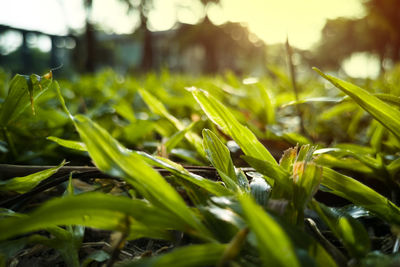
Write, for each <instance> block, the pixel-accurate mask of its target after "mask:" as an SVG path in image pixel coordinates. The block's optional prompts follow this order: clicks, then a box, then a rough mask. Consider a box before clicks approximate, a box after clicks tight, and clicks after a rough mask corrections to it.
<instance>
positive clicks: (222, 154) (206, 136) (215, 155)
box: [202, 129, 238, 189]
mask: <svg viewBox="0 0 400 267" xmlns="http://www.w3.org/2000/svg"><path fill="white" fill-rule="evenodd" d="M202 133H203V146H204V150H205V151H206V154H207V157H208V159H209V161H210V162H211V164H212V165H213V166H214V167H215V168H216V169H217V171H218V173H219V174H220V176H221V178H224V176H228V178H230V180H233V181H234V182H235V183H236V186H235V187H234V188H231V189H237V185H238V178H237V176H236V172H235V167H234V166H233V162H232V158H231V155H230V152H229V149H228V148H227V147H226V146H225V145H224V144H223V143H222V142H221V140H219V138H218V137H217V136H216V135H215V134H214V133H213V132H212V131H210V130H208V129H204V130H203V132H202ZM221 174H222V175H221ZM224 182H225V184H227V185H228V183H227V182H226V181H224Z"/></svg>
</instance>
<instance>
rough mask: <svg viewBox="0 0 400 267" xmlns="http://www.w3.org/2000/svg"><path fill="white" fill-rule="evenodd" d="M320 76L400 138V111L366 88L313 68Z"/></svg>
mask: <svg viewBox="0 0 400 267" xmlns="http://www.w3.org/2000/svg"><path fill="white" fill-rule="evenodd" d="M314 70H315V71H316V72H318V73H319V75H321V76H322V77H324V78H325V79H327V80H328V81H330V82H331V83H332V84H333V85H335V86H336V87H337V88H339V89H340V90H342V91H343V92H344V93H345V94H347V95H349V96H350V97H351V98H352V99H353V100H354V101H355V102H356V103H357V104H358V105H360V106H361V107H362V108H363V109H365V110H366V111H367V112H368V113H369V114H371V115H372V116H373V117H374V118H375V119H376V120H377V121H379V122H380V123H381V124H382V125H383V126H385V127H386V128H387V129H389V130H390V131H391V132H392V133H393V134H394V135H395V136H396V137H397V138H399V139H400V121H399V118H400V111H399V110H397V109H396V108H394V107H392V106H390V105H389V104H386V103H385V102H383V101H382V100H380V99H379V98H378V97H376V96H373V95H372V94H370V93H369V92H367V91H366V90H364V89H362V88H360V87H358V86H356V85H354V84H352V83H349V82H345V81H343V80H340V79H338V78H335V77H333V76H330V75H327V74H324V73H323V72H321V71H320V70H319V69H317V68H314Z"/></svg>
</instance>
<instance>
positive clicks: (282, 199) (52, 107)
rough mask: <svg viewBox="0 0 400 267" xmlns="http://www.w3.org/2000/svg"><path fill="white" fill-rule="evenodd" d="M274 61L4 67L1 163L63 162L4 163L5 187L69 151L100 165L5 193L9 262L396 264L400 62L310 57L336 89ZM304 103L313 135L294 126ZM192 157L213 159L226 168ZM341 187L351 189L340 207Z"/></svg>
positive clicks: (22, 182) (18, 184)
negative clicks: (59, 77) (194, 69)
mask: <svg viewBox="0 0 400 267" xmlns="http://www.w3.org/2000/svg"><path fill="white" fill-rule="evenodd" d="M271 72H272V73H274V74H275V76H274V77H265V78H262V79H259V80H255V81H254V82H252V83H248V82H246V83H242V82H241V80H240V79H239V77H236V76H234V75H232V74H229V75H227V76H225V77H224V76H220V77H199V78H191V77H186V76H179V75H171V74H169V73H167V72H164V73H162V74H161V75H153V74H149V75H147V76H143V77H140V78H136V79H134V78H132V77H120V76H118V75H117V74H115V73H113V72H110V71H108V72H104V73H100V74H97V75H96V76H86V77H82V78H81V79H80V80H78V81H76V82H71V81H55V80H54V79H53V78H52V75H43V76H37V75H32V76H29V77H28V76H22V75H17V76H15V77H14V78H13V80H11V81H10V82H6V81H5V82H4V83H5V84H7V88H8V94H7V95H6V96H5V97H4V100H3V102H2V104H1V107H0V124H1V127H2V131H3V136H2V138H3V139H2V140H1V143H0V151H1V152H2V154H1V155H0V158H1V162H2V163H12V164H25V165H31V164H38V165H52V164H59V165H58V166H56V167H53V168H49V169H48V170H45V171H41V172H38V173H34V174H29V175H27V176H24V175H20V176H18V175H16V176H15V177H1V182H0V190H1V195H0V196H1V198H2V199H6V198H9V197H15V196H16V195H24V194H29V193H30V192H31V190H33V189H34V188H35V187H37V185H38V184H40V183H42V184H43V183H46V182H47V181H51V179H53V178H54V177H57V172H58V171H59V170H61V169H62V168H63V166H64V165H65V164H67V163H65V161H63V160H66V161H70V162H71V163H69V164H73V165H86V164H94V165H95V166H96V167H97V169H98V170H100V171H101V172H102V173H103V174H105V175H107V178H102V179H100V178H99V177H96V175H95V174H93V176H89V177H87V178H86V179H85V180H84V182H83V181H80V180H79V179H78V177H81V176H79V175H77V173H73V172H71V173H70V174H68V175H69V177H70V179H69V182H66V183H63V184H59V185H57V186H55V187H53V189H51V190H47V191H45V192H41V193H40V194H39V195H37V196H36V197H35V196H33V197H32V196H31V195H29V197H28V198H23V199H24V201H17V200H16V201H15V203H12V205H11V206H10V207H9V206H8V207H9V208H8V209H6V208H1V209H0V229H2V231H1V232H0V266H2V265H3V266H6V265H7V264H10V262H12V261H14V262H15V261H21V260H23V259H24V256H23V255H24V254H25V255H26V254H29V255H33V256H31V257H33V258H35V257H36V258H41V257H44V256H43V255H45V253H52V254H54V255H55V258H56V262H57V264H60V262H64V263H65V264H66V265H68V266H80V265H83V266H89V265H90V264H91V265H90V266H92V265H93V266H96V265H100V264H102V263H106V264H108V265H109V266H111V265H116V266H260V265H262V266H344V265H347V264H349V265H355V266H376V264H377V262H379V263H380V264H381V266H392V265H393V264H396V263H397V262H398V253H397V248H396V245H391V246H390V252H389V253H388V251H387V250H385V248H384V243H385V242H386V243H387V242H393V243H394V240H398V233H399V232H398V230H397V229H398V225H399V224H400V209H399V207H398V206H397V205H398V204H399V201H398V196H399V185H398V173H399V170H400V163H399V162H400V160H399V153H398V152H399V148H400V143H399V137H400V133H399V132H398V131H399V129H400V127H399V126H400V125H398V124H399V122H398V118H399V117H400V116H398V115H399V114H398V113H399V111H398V108H399V104H398V103H399V101H398V95H399V90H400V88H397V87H396V86H397V85H396V84H393V85H390V86H389V85H388V84H387V81H388V80H389V81H390V80H395V79H396V77H398V76H399V75H400V74H399V72H398V70H394V71H392V72H390V73H387V74H386V77H385V80H377V81H375V82H374V84H373V85H372V86H367V87H365V88H362V87H363V86H361V87H359V86H356V85H354V84H353V83H350V82H345V81H343V80H340V79H338V78H335V77H332V76H329V75H326V74H324V73H323V72H321V71H319V70H317V72H318V73H319V74H320V75H321V76H322V77H323V78H325V79H326V80H327V82H330V83H331V84H332V85H333V86H336V87H337V88H338V90H336V89H333V88H330V89H329V90H326V89H324V88H325V87H324V86H323V81H322V80H320V79H317V76H314V77H313V79H311V80H310V79H309V80H305V81H297V83H298V86H299V88H300V89H301V91H300V93H299V99H296V97H295V96H294V95H293V92H292V89H291V85H290V82H289V81H290V79H289V78H288V77H286V76H284V75H283V74H282V73H280V72H279V70H278V69H271ZM375 84H377V85H380V86H375ZM185 88H186V89H185ZM374 88H381V90H380V91H378V90H374ZM296 105H302V108H301V110H302V113H301V114H302V121H303V124H304V127H305V128H306V130H307V134H308V135H309V136H310V137H312V139H313V142H311V141H310V140H309V138H308V137H305V136H303V135H301V134H300V132H299V130H300V123H299V118H298V117H297V116H296V115H293V114H297V113H296V110H297V109H296V108H295V106H296ZM29 107H31V108H29ZM33 110H34V112H35V114H33V112H32V111H33ZM34 140H35V141H34ZM266 144H267V145H266ZM282 144H284V145H282ZM237 146H238V147H240V150H241V151H242V152H243V154H242V155H241V154H239V155H238V154H237V153H238V152H235V147H237ZM285 146H286V148H287V147H291V148H289V149H287V150H286V151H285V152H284V153H283V150H284V149H283V147H285ZM61 161H62V163H61V164H60V162H61ZM188 165H190V166H188ZM193 165H196V166H199V167H198V168H202V166H210V165H212V167H213V168H214V169H215V170H216V172H217V173H218V177H219V178H218V179H217V180H215V177H214V175H211V174H210V175H208V174H207V173H206V172H204V174H202V175H201V176H200V175H199V174H195V173H194V172H191V170H192V169H193V168H195V167H193ZM249 165H250V166H251V167H252V168H248V167H247V166H249ZM154 167H158V168H162V169H165V170H166V171H168V173H169V174H168V175H165V174H164V175H161V173H160V172H157V171H156V170H155V168H154ZM3 168H4V166H3ZM64 180H65V179H64ZM332 195H335V196H336V197H339V198H336V200H340V203H342V202H343V199H345V200H346V201H347V203H348V204H347V205H346V206H344V207H342V205H340V204H335V203H333V204H335V205H333V206H332V205H331V204H330V203H329V201H328V200H327V199H328V198H329V196H332ZM338 203H339V202H338ZM338 206H340V207H338ZM382 225H384V226H383V227H382ZM96 229H102V230H106V232H100V231H99V230H96ZM93 235H94V236H93ZM96 236H97V237H96ZM98 236H99V237H98ZM93 238H94V239H96V238H97V239H98V238H100V239H101V240H102V242H105V243H103V244H108V247H104V246H103V247H97V246H95V245H94V244H95V243H93V242H91V239H93ZM107 242H109V243H107ZM140 242H147V245H145V246H143V245H141V246H139V245H136V246H135V245H134V244H140ZM157 244H166V245H165V246H164V247H160V246H158V245H157ZM338 244H341V245H338ZM38 245H40V249H39V252H37V251H36V252H30V251H31V250H30V248H32V247H37V246H38ZM35 253H36V254H35ZM149 254H152V256H151V257H147V256H149ZM25 257H26V256H25ZM25 259H26V258H25Z"/></svg>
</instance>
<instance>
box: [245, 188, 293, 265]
mask: <svg viewBox="0 0 400 267" xmlns="http://www.w3.org/2000/svg"><path fill="white" fill-rule="evenodd" d="M239 200H240V204H241V205H242V208H243V212H244V217H245V219H246V221H247V223H248V225H249V227H250V230H251V231H252V232H253V233H254V234H255V236H256V239H257V243H258V246H257V247H258V250H259V252H260V257H261V260H262V262H263V265H264V266H287V267H294V266H300V264H299V261H298V259H297V257H296V253H295V251H294V247H293V245H292V244H291V242H290V239H289V238H288V236H287V234H286V233H285V232H284V230H283V229H282V228H281V227H280V225H279V224H278V223H277V222H276V221H275V220H274V219H272V218H271V216H269V215H268V214H267V213H266V212H265V211H264V210H263V209H262V208H261V206H259V205H257V204H256V203H255V202H254V200H253V199H252V198H250V197H249V196H245V195H243V196H241V197H240V198H239Z"/></svg>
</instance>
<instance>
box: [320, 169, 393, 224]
mask: <svg viewBox="0 0 400 267" xmlns="http://www.w3.org/2000/svg"><path fill="white" fill-rule="evenodd" d="M321 184H322V185H324V186H325V187H327V188H328V189H330V191H329V192H330V193H332V194H335V195H338V196H340V197H343V198H345V199H347V200H349V201H351V202H353V203H354V204H356V205H358V206H362V207H364V208H365V209H367V210H369V211H371V212H372V213H374V214H376V215H378V216H380V217H381V218H383V219H385V220H386V221H388V222H389V223H394V224H400V208H399V207H397V206H396V205H395V204H393V203H392V202H391V201H390V200H388V199H387V198H385V197H384V196H382V195H380V194H379V193H377V192H375V191H374V190H373V189H371V188H369V187H368V186H366V185H364V184H362V183H360V182H358V181H357V180H355V179H353V178H351V177H348V176H346V175H343V174H340V173H338V172H336V171H334V170H332V169H330V168H327V167H324V168H323V172H322V182H321Z"/></svg>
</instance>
